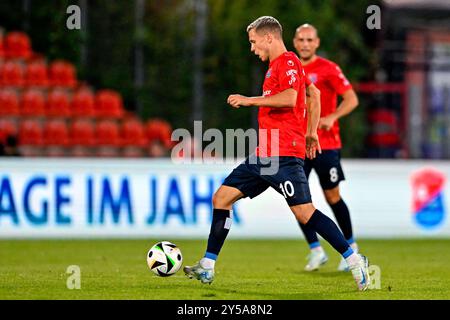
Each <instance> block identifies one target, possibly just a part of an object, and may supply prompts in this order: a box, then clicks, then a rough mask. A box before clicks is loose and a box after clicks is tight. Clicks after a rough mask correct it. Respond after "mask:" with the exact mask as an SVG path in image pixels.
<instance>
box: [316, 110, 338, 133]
mask: <svg viewBox="0 0 450 320" xmlns="http://www.w3.org/2000/svg"><path fill="white" fill-rule="evenodd" d="M335 121H336V117H335V116H334V115H332V114H329V115H327V116H326V117H323V118H320V120H319V129H324V130H327V131H328V130H330V129H331V128H332V127H333V124H334V122H335Z"/></svg>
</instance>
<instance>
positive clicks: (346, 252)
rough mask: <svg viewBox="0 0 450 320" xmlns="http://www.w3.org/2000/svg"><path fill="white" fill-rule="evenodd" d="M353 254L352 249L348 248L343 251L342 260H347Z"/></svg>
mask: <svg viewBox="0 0 450 320" xmlns="http://www.w3.org/2000/svg"><path fill="white" fill-rule="evenodd" d="M352 254H353V249H352V248H350V247H348V249H347V251H345V252H344V253H343V254H342V256H343V257H344V259H347V258H348V257H350V256H351V255H352Z"/></svg>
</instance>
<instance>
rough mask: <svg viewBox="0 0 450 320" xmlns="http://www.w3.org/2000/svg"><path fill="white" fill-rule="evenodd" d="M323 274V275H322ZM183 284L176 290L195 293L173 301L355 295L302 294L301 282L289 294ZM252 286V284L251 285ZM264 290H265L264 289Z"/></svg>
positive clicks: (159, 286) (170, 286)
mask: <svg viewBox="0 0 450 320" xmlns="http://www.w3.org/2000/svg"><path fill="white" fill-rule="evenodd" d="M324 274H325V273H324ZM333 274H334V275H340V274H342V272H330V275H331V276H333ZM186 281H187V282H186V283H185V284H181V283H177V285H176V286H177V290H180V291H182V290H188V291H191V290H193V291H195V293H194V292H190V293H189V294H188V295H187V296H186V297H184V298H180V299H176V298H175V300H190V299H191V300H224V299H233V300H234V299H235V300H329V299H339V298H332V296H333V295H336V294H337V295H340V294H344V295H345V294H349V293H355V290H353V289H352V288H348V289H347V290H345V288H344V289H341V290H336V291H334V292H333V293H330V292H324V293H320V292H317V293H311V292H309V293H305V292H302V290H304V284H302V282H301V281H299V283H298V292H295V293H293V292H291V293H270V292H261V291H255V290H246V289H245V283H244V287H243V288H242V289H237V288H236V287H235V286H231V285H222V284H221V283H219V282H218V281H217V282H216V283H213V284H211V285H205V284H201V283H200V282H197V281H195V282H193V281H192V280H189V279H186ZM252 285H254V284H252ZM173 286H174V284H173V283H167V284H164V283H158V284H157V286H155V287H152V288H149V289H151V292H152V293H155V291H157V290H163V291H165V290H172V289H173ZM264 290H266V289H264Z"/></svg>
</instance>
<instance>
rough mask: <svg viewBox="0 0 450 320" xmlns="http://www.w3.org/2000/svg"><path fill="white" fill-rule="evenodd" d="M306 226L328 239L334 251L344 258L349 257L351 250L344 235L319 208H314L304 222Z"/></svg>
mask: <svg viewBox="0 0 450 320" xmlns="http://www.w3.org/2000/svg"><path fill="white" fill-rule="evenodd" d="M306 226H308V227H311V228H312V229H313V230H316V232H317V233H318V234H319V235H321V236H322V238H324V239H325V240H326V241H328V242H329V243H330V244H331V245H332V246H333V248H334V249H336V251H338V252H339V253H340V254H341V255H342V256H343V257H344V258H347V257H349V256H350V255H351V254H352V253H353V250H352V248H351V247H350V246H349V244H348V243H347V241H346V240H345V238H344V235H343V234H342V232H341V231H340V230H339V228H338V226H337V225H336V224H335V223H334V222H333V220H331V219H330V218H328V217H327V216H326V215H324V214H323V213H322V212H320V211H319V210H317V209H316V210H315V211H314V212H313V214H312V216H311V218H309V221H308V222H307V223H306Z"/></svg>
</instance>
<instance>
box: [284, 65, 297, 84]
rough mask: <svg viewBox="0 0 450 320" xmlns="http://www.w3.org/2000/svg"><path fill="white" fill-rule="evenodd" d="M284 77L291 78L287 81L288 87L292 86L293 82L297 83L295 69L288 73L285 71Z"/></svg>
mask: <svg viewBox="0 0 450 320" xmlns="http://www.w3.org/2000/svg"><path fill="white" fill-rule="evenodd" d="M286 75H287V76H288V77H291V79H290V80H289V85H292V84H293V83H294V82H295V81H297V77H296V75H297V70H295V69H290V70H288V71H286Z"/></svg>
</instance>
